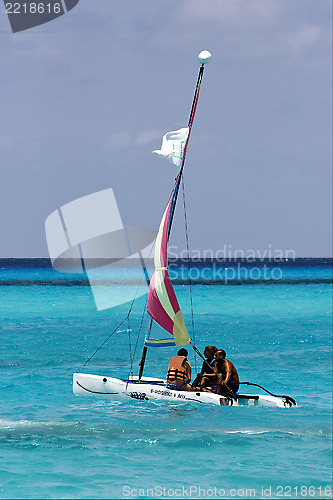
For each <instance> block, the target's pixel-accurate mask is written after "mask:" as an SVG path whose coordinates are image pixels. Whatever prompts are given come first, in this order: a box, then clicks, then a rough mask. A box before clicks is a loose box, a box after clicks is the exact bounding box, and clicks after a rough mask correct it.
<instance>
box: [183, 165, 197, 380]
mask: <svg viewBox="0 0 333 500" xmlns="http://www.w3.org/2000/svg"><path fill="white" fill-rule="evenodd" d="M182 188H183V207H184V225H185V238H186V251H187V269H188V281H189V288H190V302H191V318H192V334H193V342H194V343H195V329H194V313H193V295H192V280H191V266H190V246H189V239H188V225H187V212H186V200H185V183H184V175H183V176H182ZM194 352H195V351H194ZM194 366H195V371H197V357H196V354H194Z"/></svg>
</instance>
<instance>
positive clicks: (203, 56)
mask: <svg viewBox="0 0 333 500" xmlns="http://www.w3.org/2000/svg"><path fill="white" fill-rule="evenodd" d="M198 57H199V61H200V63H201V66H200V70H199V75H198V79H197V84H196V88H195V92H194V97H193V101H192V107H191V112H190V117H189V120H188V129H189V130H188V136H187V139H186V143H185V147H184V153H183V157H182V162H181V167H180V170H179V173H178V176H177V183H176V186H175V191H174V195H173V198H174V200H173V205H172V209H171V214H170V219H169V227H168V236H167V240H168V241H169V237H170V232H171V226H172V221H173V217H174V212H175V208H176V203H177V198H178V192H179V186H180V182H181V178H182V173H183V169H184V164H185V157H186V151H187V146H188V142H189V139H190V135H191V130H192V125H193V122H194V117H195V112H196V109H197V104H198V99H199V92H200V86H201V82H202V77H203V72H204V67H205V64H206V63H207V62H209V60H210V58H211V53H210V52H208V51H207V50H204V51H202V52H200V54H199V56H198ZM152 324H153V319H152V318H150V321H149V325H148V336H149V334H150V331H151V328H152ZM147 349H148V348H147V346H144V347H143V351H142V357H141V361H140V363H139V366H140V371H139V381H140V380H141V378H142V374H143V369H144V364H145V360H146V355H147Z"/></svg>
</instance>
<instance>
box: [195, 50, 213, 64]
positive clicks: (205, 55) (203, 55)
mask: <svg viewBox="0 0 333 500" xmlns="http://www.w3.org/2000/svg"><path fill="white" fill-rule="evenodd" d="M198 57H199V61H200V62H201V64H206V63H208V62H209V61H210V59H211V57H212V54H211V53H210V52H209V50H203V51H202V52H200V54H199V55H198Z"/></svg>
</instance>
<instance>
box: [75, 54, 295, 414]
mask: <svg viewBox="0 0 333 500" xmlns="http://www.w3.org/2000/svg"><path fill="white" fill-rule="evenodd" d="M210 58H211V54H210V52H209V51H207V50H204V51H202V52H200V54H199V61H200V70H199V75H198V79H197V84H196V88H195V93H194V98H193V102H192V108H191V113H190V117H189V121H188V126H187V127H184V128H181V129H180V130H176V131H172V132H168V133H167V134H165V135H164V137H163V139H162V146H161V149H160V150H156V151H154V152H155V153H157V154H159V155H160V156H162V157H164V158H167V159H169V160H170V161H171V162H172V163H173V164H174V165H176V166H177V167H178V168H179V171H178V175H177V177H176V180H175V183H174V186H173V189H172V191H171V195H170V198H169V201H168V203H167V206H166V209H165V211H164V214H163V217H162V220H161V223H160V226H159V230H158V233H157V237H156V241H155V255H154V273H153V276H152V278H151V280H150V282H149V289H148V299H147V306H146V308H147V312H148V314H149V316H150V319H149V326H148V330H147V331H148V333H147V335H146V338H145V341H144V347H143V352H142V358H141V362H140V371H139V374H138V376H133V375H132V376H128V377H126V378H124V379H119V378H115V377H109V376H105V375H92V374H86V373H80V372H77V373H75V374H74V375H73V392H74V394H75V395H77V396H94V397H97V398H106V399H108V400H119V401H129V400H133V399H134V400H141V401H149V400H157V401H168V402H171V403H176V404H178V403H195V404H213V405H220V406H231V405H234V406H238V405H261V406H275V407H281V408H283V407H291V406H296V402H295V400H294V399H293V398H291V397H290V396H286V395H282V396H279V395H276V394H272V393H271V392H269V391H267V390H266V389H264V388H263V387H261V386H258V385H257V384H250V383H249V382H244V384H248V385H255V386H256V385H257V386H258V387H261V388H262V389H263V390H264V391H265V392H266V394H236V395H235V394H233V393H232V392H231V391H229V392H228V393H223V394H215V393H213V392H206V391H201V390H193V391H180V390H175V389H169V388H168V386H167V383H166V380H164V379H162V378H153V377H144V376H143V370H144V364H145V359H146V354H147V349H148V348H150V347H164V348H166V347H176V346H184V345H189V344H190V345H191V346H192V347H193V349H194V350H195V352H196V353H197V354H199V355H200V356H201V357H202V355H201V354H200V352H199V351H198V349H197V348H196V347H195V345H194V344H193V343H192V341H191V339H190V337H189V334H188V331H187V328H186V325H185V321H184V318H183V315H182V312H181V310H180V307H179V304H178V300H177V297H176V294H175V291H174V288H173V286H172V283H171V279H170V276H169V272H168V256H167V246H168V240H169V236H170V232H171V227H172V221H173V216H174V212H175V207H176V202H177V197H178V193H179V187H180V184H181V182H182V174H183V169H184V164H185V157H186V151H187V147H188V143H189V138H190V134H191V130H192V126H193V122H194V117H195V113H196V109H197V104H198V99H199V91H200V87H201V82H202V77H203V73H204V68H205V65H206V64H207V63H208V62H209V60H210ZM153 322H156V323H158V324H159V325H160V326H161V327H162V328H163V329H164V330H165V331H166V332H168V334H169V337H168V338H166V339H153V338H151V335H150V332H151V330H152V325H153ZM89 359H91V358H89ZM88 361H89V360H88Z"/></svg>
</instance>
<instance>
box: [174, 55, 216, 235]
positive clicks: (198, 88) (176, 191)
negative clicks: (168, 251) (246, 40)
mask: <svg viewBox="0 0 333 500" xmlns="http://www.w3.org/2000/svg"><path fill="white" fill-rule="evenodd" d="M204 52H206V51H204ZM201 54H202V52H201V53H200V54H199V58H200V55H201ZM207 62H208V61H207ZM204 68H205V63H203V62H202V63H201V66H200V70H199V75H198V80H197V85H196V88H195V92H194V97H193V102H192V108H191V113H190V117H189V120H188V129H189V130H188V136H187V140H186V143H185V147H184V154H183V159H182V163H181V167H180V171H179V174H178V182H177V186H176V190H175V198H174V204H173V207H172V212H171V217H170V224H169V232H168V240H169V237H170V232H171V226H172V221H173V217H174V213H175V208H176V203H177V198H178V192H179V186H180V181H181V178H182V174H183V169H184V165H185V158H186V151H187V146H188V142H189V139H190V135H191V130H192V125H193V122H194V117H195V112H196V109H197V104H198V100H199V91H200V86H201V81H202V77H203V72H204Z"/></svg>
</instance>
